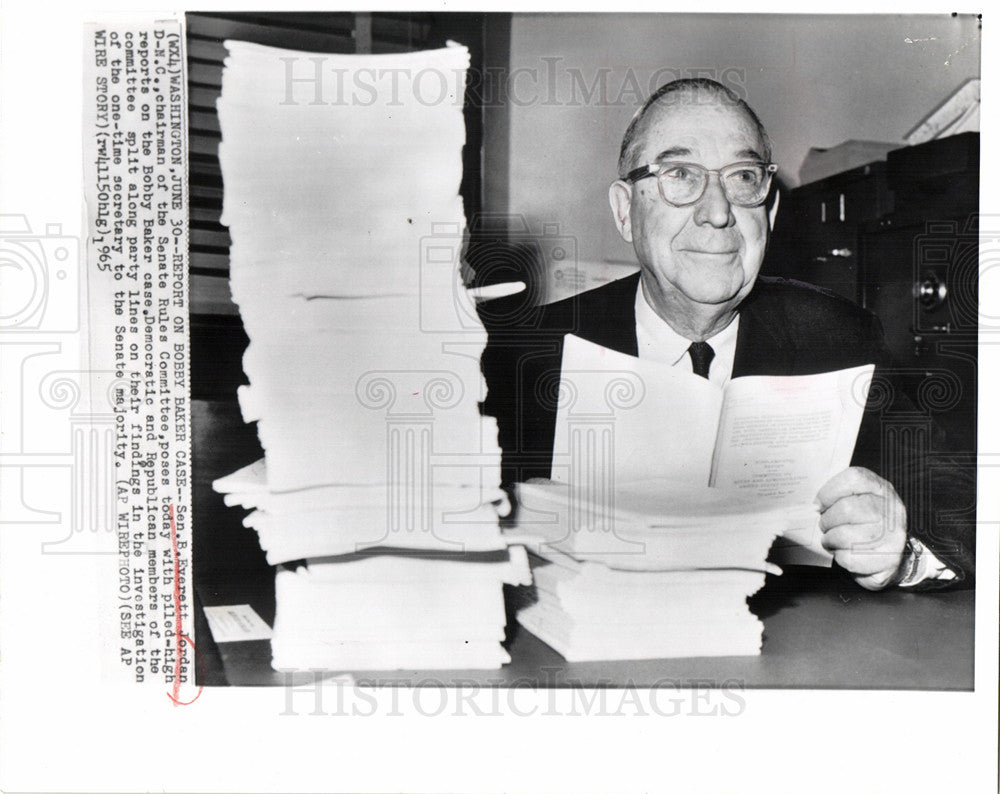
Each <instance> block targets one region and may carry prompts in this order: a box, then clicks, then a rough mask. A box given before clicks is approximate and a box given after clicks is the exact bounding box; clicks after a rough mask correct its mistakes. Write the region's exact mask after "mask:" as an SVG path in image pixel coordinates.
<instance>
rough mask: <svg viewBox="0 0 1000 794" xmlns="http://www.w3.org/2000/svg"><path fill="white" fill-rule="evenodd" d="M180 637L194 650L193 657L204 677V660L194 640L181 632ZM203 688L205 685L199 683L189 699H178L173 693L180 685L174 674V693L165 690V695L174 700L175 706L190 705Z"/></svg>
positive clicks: (199, 695)
mask: <svg viewBox="0 0 1000 794" xmlns="http://www.w3.org/2000/svg"><path fill="white" fill-rule="evenodd" d="M180 638H181V639H182V640H184V642H186V643H187V644H188V645H190V646H191V650H192V651H194V658H195V659H196V660H197V662H198V669H199V670H200V672H201V677H204V675H205V660H204V659H202V658H201V654H200V653H199V652H198V647H197V646H196V645H195V644H194V640H192V639H191V638H190V637H189V636H188V635H187V634H181V635H180ZM179 653H180V648H179V647H178V654H179ZM204 688H205V687H204V686H203V685H202V684H199V685H198V694H197V695H195V696H194V697H193V698H191V699H190V700H178V699H177V698H176V697H174V695H176V694H177V692H178V690H179V689H180V686H179V685H178V679H177V677H176V675H175V677H174V694H173V695H171V694H170V693H169V692H167V697H168V698H170V699H171V700H172V701H174V705H175V706H190V705H191V704H192V703H194V702H195V701H196V700H197V699H198V698H200V697H201V691H202V690H203V689H204Z"/></svg>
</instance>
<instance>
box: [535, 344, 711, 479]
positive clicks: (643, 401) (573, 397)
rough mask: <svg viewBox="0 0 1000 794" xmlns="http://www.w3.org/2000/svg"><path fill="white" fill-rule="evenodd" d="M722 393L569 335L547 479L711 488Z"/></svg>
mask: <svg viewBox="0 0 1000 794" xmlns="http://www.w3.org/2000/svg"><path fill="white" fill-rule="evenodd" d="M721 406H722V390H721V389H719V388H718V387H717V386H715V385H714V384H712V383H709V382H708V380H706V379H705V378H699V377H697V376H696V375H693V374H691V373H690V372H683V371H680V370H677V369H675V368H673V367H668V366H664V365H663V364H659V363H656V362H650V361H644V360H642V359H639V358H637V357H635V356H628V355H625V354H624V353H618V352H616V351H614V350H609V349H608V348H605V347H602V346H600V345H595V344H593V343H591V342H587V341H586V340H583V339H580V338H579V337H576V336H573V335H572V334H569V335H567V336H566V339H565V342H564V344H563V359H562V373H561V379H560V402H559V408H558V411H557V414H556V431H555V446H554V454H553V464H552V478H553V479H554V480H557V481H561V482H570V481H571V480H573V481H576V482H579V483H584V482H587V483H592V484H594V486H595V487H596V486H597V484H599V485H600V487H615V485H616V484H619V483H626V482H630V481H633V480H643V479H649V478H663V479H669V480H671V481H673V482H674V483H676V484H677V485H678V486H679V487H684V486H688V485H690V486H692V487H703V486H705V485H707V484H708V478H709V474H710V471H711V463H712V449H713V446H714V443H715V434H716V428H717V426H718V422H719V412H720V409H721Z"/></svg>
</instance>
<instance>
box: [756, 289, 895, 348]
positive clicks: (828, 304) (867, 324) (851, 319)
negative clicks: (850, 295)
mask: <svg viewBox="0 0 1000 794" xmlns="http://www.w3.org/2000/svg"><path fill="white" fill-rule="evenodd" d="M742 310H743V311H753V312H757V313H759V314H761V315H763V316H765V317H768V318H769V319H771V320H772V321H775V322H778V321H780V322H783V323H786V324H787V326H786V327H787V329H788V330H789V331H792V332H795V331H799V330H803V331H809V332H810V335H811V334H812V333H814V332H815V331H816V330H817V329H823V328H836V329H838V330H840V331H841V332H843V331H844V330H847V329H851V328H854V329H857V330H858V331H859V332H865V333H868V332H871V331H872V330H874V329H875V328H877V323H878V321H877V320H876V318H875V315H874V314H872V313H871V312H870V311H868V310H867V309H864V308H862V307H861V306H859V305H858V304H856V303H855V302H854V301H851V300H848V299H847V298H845V297H843V296H842V295H838V294H837V293H835V292H831V291H830V290H827V289H823V288H822V287H817V286H816V285H814V284H807V283H805V282H803V281H796V280H795V279H789V278H781V277H777V276H759V277H758V279H757V282H756V284H754V289H753V292H751V293H750V295H749V296H748V297H747V300H746V301H744V304H743V307H742Z"/></svg>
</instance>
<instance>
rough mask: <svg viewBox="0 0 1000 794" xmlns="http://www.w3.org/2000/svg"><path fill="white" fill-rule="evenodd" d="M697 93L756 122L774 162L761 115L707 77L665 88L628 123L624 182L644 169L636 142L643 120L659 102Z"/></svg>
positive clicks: (621, 168) (621, 170)
mask: <svg viewBox="0 0 1000 794" xmlns="http://www.w3.org/2000/svg"><path fill="white" fill-rule="evenodd" d="M697 93H702V94H706V95H708V96H710V97H711V98H712V99H714V100H716V101H718V102H720V103H721V104H730V105H733V106H735V107H737V108H739V109H740V110H742V111H743V112H744V113H745V114H746V115H747V117H748V118H749V119H750V121H752V122H753V124H754V126H755V127H756V128H757V133H758V134H759V135H760V139H761V141H763V143H764V152H763V155H764V159H765V160H767V161H770V160H771V139H770V138H768V136H767V130H765V129H764V125H763V124H762V123H761V121H760V119H759V118H758V117H757V114H756V113H754V111H753V108H751V107H750V106H749V105H748V104H747V103H746V101H745V100H743V99H741V98H740V97H739V96H737V95H736V93H735V92H734V91H733V90H732V89H729V88H726V86H724V85H723V84H722V83H718V82H716V81H715V80H709V79H707V78H705V77H690V78H684V79H682V80H672V81H671V82H669V83H664V84H663V85H661V86H660V87H659V88H657V89H656V91H654V92H653V93H652V94H651V95H650V96H649V98H648V99H647V100H646V101H645V102H643V103H642V107H640V108H639V109H638V110H637V111H636V112H635V115H634V116H632V120H631V121H630V122H629V123H628V127H626V128H625V135H624V136H623V137H622V146H621V151H620V152H619V154H618V176H619V177H621V178H624V177H625V175H626V174H627V173H628V172H629V171H631V170H632V169H633V168H636V167H638V165H640V164H639V163H634V162H633V160H634V158H635V150H636V138H637V137H638V134H639V125H640V124H641V123H642V120H643V119H644V118H645V117H646V114H647V113H648V112H649V110H650V109H651V108H652V107H653V106H654V105H656V104H657V103H659V102H662V101H669V99H670V97H672V96H674V95H675V94H676V95H680V94H687V95H691V94H697Z"/></svg>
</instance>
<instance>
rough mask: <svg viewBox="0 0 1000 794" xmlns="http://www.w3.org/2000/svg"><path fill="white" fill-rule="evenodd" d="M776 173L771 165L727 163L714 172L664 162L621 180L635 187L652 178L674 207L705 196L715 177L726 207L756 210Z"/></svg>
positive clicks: (641, 169) (695, 164)
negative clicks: (722, 192)
mask: <svg viewBox="0 0 1000 794" xmlns="http://www.w3.org/2000/svg"><path fill="white" fill-rule="evenodd" d="M777 170H778V166H777V165H775V164H774V163H755V162H752V161H748V162H740V163H731V164H730V165H727V166H724V167H723V168H718V169H711V168H705V167H703V166H700V165H698V164H697V163H678V162H670V161H668V162H663V163H653V164H652V165H644V166H642V168H636V169H635V170H634V171H630V172H629V173H628V174H626V175H625V178H624V179H625V181H626V182H628V183H629V184H635V183H636V182H638V181H639V180H640V179H645V178H646V177H650V176H655V177H656V181H657V184H658V185H659V188H660V196H661V197H662V198H663V200H664V201H665V202H667V204H670V205H671V206H674V207H686V206H688V205H690V204H694V203H695V202H696V201H698V200H699V199H700V198H701V197H702V196H703V195H704V194H705V188H706V187H707V186H708V176H709V174H718V176H719V182H720V183H721V184H722V190H723V191H724V192H725V194H726V198H727V199H728V200H729V203H730V204H735V205H736V206H738V207H756V206H758V205H760V204H762V203H763V202H764V199H765V198H767V192H768V191H769V190H770V189H771V177H772V176H773V175H774V172H775V171H777Z"/></svg>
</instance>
